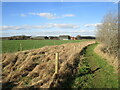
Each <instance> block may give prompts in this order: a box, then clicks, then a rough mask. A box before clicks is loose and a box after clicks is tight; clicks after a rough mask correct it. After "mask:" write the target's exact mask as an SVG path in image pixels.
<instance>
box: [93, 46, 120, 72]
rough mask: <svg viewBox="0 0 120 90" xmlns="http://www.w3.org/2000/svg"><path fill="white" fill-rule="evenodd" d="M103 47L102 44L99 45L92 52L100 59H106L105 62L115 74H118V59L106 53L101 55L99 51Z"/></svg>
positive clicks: (119, 68) (119, 67)
mask: <svg viewBox="0 0 120 90" xmlns="http://www.w3.org/2000/svg"><path fill="white" fill-rule="evenodd" d="M103 47H104V45H103V44H99V45H98V46H97V47H96V48H95V49H94V51H95V52H96V53H97V54H98V55H100V56H101V57H102V58H104V59H106V60H107V62H108V63H109V64H110V65H112V66H113V67H114V69H115V71H116V72H118V70H120V66H119V65H118V57H114V56H112V55H109V54H107V53H103V52H102V51H101V48H103Z"/></svg>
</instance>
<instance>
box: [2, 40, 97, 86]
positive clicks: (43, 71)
mask: <svg viewBox="0 0 120 90" xmlns="http://www.w3.org/2000/svg"><path fill="white" fill-rule="evenodd" d="M93 43H95V41H86V42H80V43H71V44H63V45H55V46H49V47H48V46H46V47H43V48H40V49H34V50H26V51H20V52H17V53H12V54H7V53H6V54H3V55H2V64H3V69H2V72H3V74H2V75H3V77H2V78H3V83H8V82H14V83H16V84H17V85H16V86H15V87H17V88H20V87H36V88H49V87H59V86H60V83H62V82H64V80H65V79H66V77H67V76H68V75H72V74H73V73H74V70H75V68H76V64H77V62H78V60H79V53H80V52H81V50H82V49H83V48H84V47H86V46H88V45H90V44H93ZM74 46H76V49H74ZM56 52H59V54H60V58H59V73H58V74H57V76H56V75H54V72H55V71H54V68H55V65H54V64H55V53H56Z"/></svg>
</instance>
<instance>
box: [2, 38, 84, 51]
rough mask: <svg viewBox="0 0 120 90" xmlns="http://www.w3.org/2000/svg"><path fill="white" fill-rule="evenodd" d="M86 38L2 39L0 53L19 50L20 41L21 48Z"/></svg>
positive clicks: (71, 41)
mask: <svg viewBox="0 0 120 90" xmlns="http://www.w3.org/2000/svg"><path fill="white" fill-rule="evenodd" d="M81 41H86V40H3V41H2V53H11V52H17V51H20V43H21V46H22V48H23V50H30V49H36V48H41V47H44V46H50V45H60V44H64V43H75V42H81Z"/></svg>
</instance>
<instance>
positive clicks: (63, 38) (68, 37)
mask: <svg viewBox="0 0 120 90" xmlns="http://www.w3.org/2000/svg"><path fill="white" fill-rule="evenodd" d="M59 39H60V40H70V39H71V38H70V36H69V35H60V36H59Z"/></svg>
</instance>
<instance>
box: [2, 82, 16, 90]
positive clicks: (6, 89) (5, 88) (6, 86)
mask: <svg viewBox="0 0 120 90" xmlns="http://www.w3.org/2000/svg"><path fill="white" fill-rule="evenodd" d="M15 86H17V84H15V83H14V82H6V83H2V90H12V88H13V87H15Z"/></svg>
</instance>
